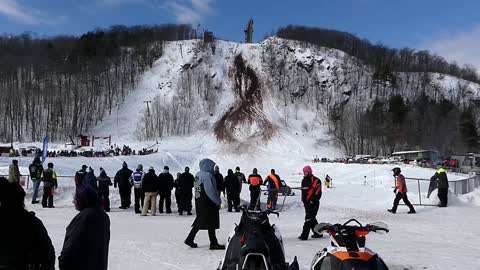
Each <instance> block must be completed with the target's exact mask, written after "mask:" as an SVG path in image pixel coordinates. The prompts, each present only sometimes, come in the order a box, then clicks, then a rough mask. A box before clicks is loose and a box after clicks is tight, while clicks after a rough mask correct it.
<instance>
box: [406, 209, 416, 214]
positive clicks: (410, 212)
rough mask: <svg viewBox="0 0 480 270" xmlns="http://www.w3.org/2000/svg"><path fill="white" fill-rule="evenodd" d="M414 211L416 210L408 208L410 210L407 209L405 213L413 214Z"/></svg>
mask: <svg viewBox="0 0 480 270" xmlns="http://www.w3.org/2000/svg"><path fill="white" fill-rule="evenodd" d="M415 213H417V212H415V210H414V209H410V211H408V213H407V214H415Z"/></svg>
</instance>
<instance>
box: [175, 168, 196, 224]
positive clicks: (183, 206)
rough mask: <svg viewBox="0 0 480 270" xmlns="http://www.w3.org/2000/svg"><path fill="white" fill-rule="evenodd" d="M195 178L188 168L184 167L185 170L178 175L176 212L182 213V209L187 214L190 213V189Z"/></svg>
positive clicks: (191, 195)
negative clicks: (178, 190) (178, 195)
mask: <svg viewBox="0 0 480 270" xmlns="http://www.w3.org/2000/svg"><path fill="white" fill-rule="evenodd" d="M194 182H195V178H194V177H193V175H192V174H191V173H190V168H189V167H185V172H184V173H182V174H181V175H180V178H179V179H178V188H179V189H180V203H179V204H178V214H179V215H183V211H186V212H187V215H189V216H190V215H192V198H193V194H192V189H193V184H194Z"/></svg>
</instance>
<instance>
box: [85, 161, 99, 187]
mask: <svg viewBox="0 0 480 270" xmlns="http://www.w3.org/2000/svg"><path fill="white" fill-rule="evenodd" d="M83 184H84V185H89V186H91V187H92V188H93V189H95V190H97V191H98V183H97V177H96V176H95V171H94V170H93V168H92V167H89V168H88V171H87V175H85V178H83Z"/></svg>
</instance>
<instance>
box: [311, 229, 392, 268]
mask: <svg viewBox="0 0 480 270" xmlns="http://www.w3.org/2000/svg"><path fill="white" fill-rule="evenodd" d="M314 230H315V232H317V233H319V234H322V233H324V232H327V233H328V234H330V239H331V246H329V247H326V248H324V249H323V250H322V251H319V252H318V253H317V254H316V255H315V257H314V259H313V261H312V265H311V268H310V269H312V270H344V269H348V270H351V269H355V270H388V267H387V265H386V264H385V262H383V260H382V259H381V258H380V257H379V256H378V254H376V253H375V252H373V251H372V250H370V249H368V248H366V247H365V236H367V235H368V233H370V232H376V233H384V232H386V233H388V231H389V230H388V226H387V225H386V224H384V223H381V222H379V223H373V224H367V225H365V226H363V225H362V224H361V223H360V222H358V221H357V220H356V219H350V220H349V221H347V222H345V223H344V224H334V225H332V224H329V223H320V224H317V226H315V229H314Z"/></svg>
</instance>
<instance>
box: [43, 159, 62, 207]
mask: <svg viewBox="0 0 480 270" xmlns="http://www.w3.org/2000/svg"><path fill="white" fill-rule="evenodd" d="M47 167H48V168H47V169H46V170H45V171H43V172H42V177H41V178H42V182H43V196H42V206H43V208H46V207H48V208H55V206H53V194H54V193H55V189H57V187H58V183H57V173H56V172H55V171H54V170H53V163H48V165H47Z"/></svg>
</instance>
